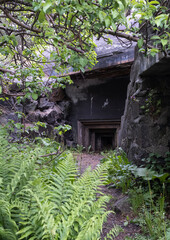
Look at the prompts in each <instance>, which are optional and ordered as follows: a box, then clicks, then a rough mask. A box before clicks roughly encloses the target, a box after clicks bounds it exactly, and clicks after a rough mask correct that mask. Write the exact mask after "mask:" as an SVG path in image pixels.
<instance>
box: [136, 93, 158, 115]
mask: <svg viewBox="0 0 170 240" xmlns="http://www.w3.org/2000/svg"><path fill="white" fill-rule="evenodd" d="M141 109H143V110H144V113H145V114H146V115H150V116H152V117H158V116H159V115H160V112H161V99H160V94H159V93H158V91H157V90H156V89H151V90H150V91H149V93H148V96H147V98H146V100H145V103H144V105H142V106H141Z"/></svg>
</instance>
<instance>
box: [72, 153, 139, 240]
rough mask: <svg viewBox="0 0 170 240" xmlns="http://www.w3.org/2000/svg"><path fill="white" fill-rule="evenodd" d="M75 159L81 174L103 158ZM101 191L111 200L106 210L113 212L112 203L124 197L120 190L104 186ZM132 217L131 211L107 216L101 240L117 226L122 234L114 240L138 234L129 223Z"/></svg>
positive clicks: (77, 156) (134, 226)
mask: <svg viewBox="0 0 170 240" xmlns="http://www.w3.org/2000/svg"><path fill="white" fill-rule="evenodd" d="M75 157H76V158H77V161H78V165H79V168H80V172H81V173H83V172H84V171H85V169H86V168H87V167H88V166H91V168H92V169H94V168H95V167H96V166H97V165H98V164H99V163H100V160H101V159H102V158H103V157H102V156H101V155H100V154H88V153H82V154H75ZM102 191H103V193H105V194H107V195H110V196H111V200H110V202H109V203H108V204H107V210H111V211H113V204H114V202H115V201H117V200H119V199H121V198H122V197H123V196H124V195H123V194H122V193H121V191H120V190H118V189H115V188H108V187H106V186H103V187H102ZM127 216H128V217H127ZM134 217H135V216H134V215H133V213H132V212H131V211H130V212H129V213H128V215H122V214H121V213H111V214H109V216H108V218H107V222H106V223H104V226H103V231H102V235H101V239H102V240H103V239H104V237H106V235H107V233H108V232H109V231H110V230H111V229H112V228H113V227H114V225H119V226H121V227H122V228H123V232H121V233H120V234H119V236H117V237H116V238H114V239H115V240H125V237H127V236H131V237H133V236H134V235H135V233H139V232H140V228H138V227H137V226H136V225H135V224H133V223H131V220H132V219H134ZM127 223H128V224H127ZM126 224H127V225H126ZM125 225H126V226H125Z"/></svg>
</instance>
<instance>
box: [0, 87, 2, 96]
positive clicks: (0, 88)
mask: <svg viewBox="0 0 170 240" xmlns="http://www.w3.org/2000/svg"><path fill="white" fill-rule="evenodd" d="M1 93H2V87H1V86H0V94H1Z"/></svg>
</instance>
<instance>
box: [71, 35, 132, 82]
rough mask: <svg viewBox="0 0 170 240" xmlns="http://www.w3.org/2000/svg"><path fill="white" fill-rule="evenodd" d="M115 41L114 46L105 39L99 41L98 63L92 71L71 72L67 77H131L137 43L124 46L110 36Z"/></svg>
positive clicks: (97, 50)
mask: <svg viewBox="0 0 170 240" xmlns="http://www.w3.org/2000/svg"><path fill="white" fill-rule="evenodd" d="M109 38H111V40H112V41H113V44H112V45H110V44H107V43H106V41H104V39H100V40H97V39H95V40H94V42H95V43H96V45H97V47H96V49H95V51H96V53H97V61H98V63H97V64H96V65H95V66H94V67H93V69H92V70H89V69H86V71H85V72H84V73H82V72H81V71H77V72H74V71H70V72H69V73H68V74H67V75H69V76H71V77H72V79H73V80H74V78H93V77H95V78H96V77H98V78H101V77H103V76H105V77H107V76H108V77H109V78H110V77H119V76H125V75H129V73H130V69H131V66H132V64H133V62H134V48H135V45H136V43H130V46H128V44H129V41H128V40H127V41H126V43H125V44H124V45H122V44H121V43H120V41H119V40H118V39H117V38H116V37H113V36H109Z"/></svg>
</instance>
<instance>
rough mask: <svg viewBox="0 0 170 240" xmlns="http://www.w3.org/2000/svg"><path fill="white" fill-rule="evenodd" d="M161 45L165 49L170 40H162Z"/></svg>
mask: <svg viewBox="0 0 170 240" xmlns="http://www.w3.org/2000/svg"><path fill="white" fill-rule="evenodd" d="M161 43H162V46H163V47H164V46H165V45H166V44H167V43H168V40H167V39H161Z"/></svg>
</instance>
